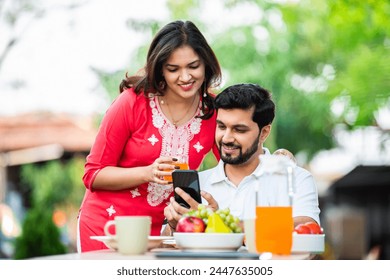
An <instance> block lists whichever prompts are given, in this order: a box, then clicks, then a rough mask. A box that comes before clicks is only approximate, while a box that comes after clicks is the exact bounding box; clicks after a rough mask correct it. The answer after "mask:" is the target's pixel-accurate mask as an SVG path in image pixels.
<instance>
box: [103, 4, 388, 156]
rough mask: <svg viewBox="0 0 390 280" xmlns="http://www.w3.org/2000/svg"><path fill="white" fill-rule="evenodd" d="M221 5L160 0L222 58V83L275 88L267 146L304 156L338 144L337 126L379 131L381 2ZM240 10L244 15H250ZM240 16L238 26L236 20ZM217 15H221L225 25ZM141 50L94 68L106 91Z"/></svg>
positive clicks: (146, 26)
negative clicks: (113, 65) (114, 65)
mask: <svg viewBox="0 0 390 280" xmlns="http://www.w3.org/2000/svg"><path fill="white" fill-rule="evenodd" d="M212 3H215V2H212ZM219 3H221V4H222V6H221V7H219V8H216V9H214V10H213V13H212V16H211V17H210V18H206V17H204V16H203V17H202V15H203V14H204V11H205V10H207V9H208V8H207V5H208V4H210V2H209V1H204V0H199V1H195V0H192V1H172V0H168V1H167V5H168V7H169V10H170V12H171V19H170V20H173V19H188V20H192V21H194V22H195V23H196V24H197V25H198V26H199V27H200V29H201V30H202V32H203V33H204V34H205V36H206V38H207V39H208V40H209V42H210V44H211V46H212V47H213V49H214V50H215V52H216V55H217V57H218V58H219V60H220V63H221V66H222V68H223V71H224V76H225V85H226V86H227V85H231V84H234V83H240V82H253V83H259V84H261V85H262V86H264V87H266V88H268V89H269V90H270V91H271V92H272V93H273V96H274V100H275V102H276V105H277V117H276V119H275V122H274V129H273V134H272V136H271V139H269V140H267V147H269V148H271V149H275V148H276V147H283V148H287V149H289V150H290V151H292V152H293V153H295V154H297V153H299V154H300V155H302V156H303V158H306V162H308V161H309V160H310V159H311V158H312V157H313V156H314V155H315V153H316V152H318V151H320V150H324V149H329V148H332V147H334V146H335V145H336V140H335V139H334V137H333V135H334V131H335V128H340V127H342V129H345V130H353V129H357V128H360V127H362V126H376V127H378V128H379V129H381V127H380V126H378V123H377V114H378V112H379V111H380V110H382V109H383V108H388V109H390V98H389V97H390V76H389V73H390V53H389V50H390V31H389V28H388V26H390V3H389V2H388V1H347V0H338V1H336V0H333V1H321V0H301V1H298V0H297V1H262V0H230V1H222V2H221V1H219ZM244 8H245V9H244ZM243 10H245V11H251V13H250V14H251V15H252V17H251V18H249V16H248V15H247V14H245V13H243V12H242V11H243ZM240 12H241V13H240ZM237 14H239V16H238V17H240V18H241V21H242V22H240V23H239V24H238V23H236V22H235V21H234V15H237ZM253 14H255V16H253ZM229 16H231V17H232V20H231V22H230V21H229V20H230V18H229ZM221 18H227V19H225V20H224V21H223V22H224V25H222V26H221V25H218V22H219V21H221ZM248 18H249V19H248ZM164 24H166V22H158V21H146V22H143V21H139V20H138V21H135V20H129V26H130V28H133V29H135V30H139V31H143V32H145V30H147V31H149V32H150V34H151V36H152V35H153V34H154V32H155V31H156V30H157V29H158V28H159V27H160V26H162V25H164ZM146 48H147V45H146V46H144V47H142V48H140V49H139V51H138V55H137V57H136V58H134V60H133V61H132V62H131V65H130V66H129V69H127V70H119V71H118V72H117V73H115V75H114V76H113V75H110V74H107V73H106V74H105V73H101V72H100V73H99V74H100V75H101V78H102V81H103V85H105V86H106V88H107V89H108V91H109V92H114V95H115V96H116V95H117V94H118V92H117V85H118V84H119V81H120V79H121V78H122V77H123V75H124V73H125V72H126V71H129V72H135V71H137V70H138V69H139V68H140V67H142V63H143V61H144V60H145V56H146ZM113 81H114V82H113ZM110 83H114V84H115V91H113V90H112V89H113V87H112V84H110ZM383 135H384V137H383V139H384V140H383V141H384V142H385V141H389V135H388V131H386V130H384V129H383Z"/></svg>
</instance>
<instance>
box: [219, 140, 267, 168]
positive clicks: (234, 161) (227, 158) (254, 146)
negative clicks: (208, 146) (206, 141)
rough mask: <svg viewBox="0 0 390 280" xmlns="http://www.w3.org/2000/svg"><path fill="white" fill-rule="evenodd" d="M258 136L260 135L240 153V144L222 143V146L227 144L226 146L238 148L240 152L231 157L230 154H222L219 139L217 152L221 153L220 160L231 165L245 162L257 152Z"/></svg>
mask: <svg viewBox="0 0 390 280" xmlns="http://www.w3.org/2000/svg"><path fill="white" fill-rule="evenodd" d="M259 138H260V135H259V136H257V138H256V140H255V141H254V142H253V144H252V146H250V147H249V149H248V150H247V151H246V152H245V153H242V148H241V146H237V145H234V144H233V143H227V144H224V146H227V147H234V148H238V149H239V150H240V153H239V155H238V156H237V157H232V156H231V155H230V154H229V155H223V154H222V141H220V142H219V154H220V155H221V159H222V161H223V162H224V163H227V164H232V165H238V164H243V163H245V162H247V161H248V160H249V159H250V158H251V157H252V156H253V155H254V154H255V153H256V152H257V149H258V146H259Z"/></svg>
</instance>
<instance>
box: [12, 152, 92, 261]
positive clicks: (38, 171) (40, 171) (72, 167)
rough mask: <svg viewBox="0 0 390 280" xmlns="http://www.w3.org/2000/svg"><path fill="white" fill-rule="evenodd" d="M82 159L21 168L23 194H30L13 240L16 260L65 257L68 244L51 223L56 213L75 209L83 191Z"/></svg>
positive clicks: (77, 158)
mask: <svg viewBox="0 0 390 280" xmlns="http://www.w3.org/2000/svg"><path fill="white" fill-rule="evenodd" d="M84 162H85V158H81V157H75V158H72V159H71V160H69V161H59V160H55V161H50V162H47V163H42V164H40V165H37V164H28V165H24V166H22V170H21V180H22V184H23V188H24V192H25V193H28V194H30V204H31V205H30V207H29V209H28V211H27V213H26V217H25V219H24V220H23V224H22V234H21V235H20V236H19V237H18V238H16V240H15V252H14V258H15V259H26V258H32V257H37V256H47V255H55V254H63V253H66V252H67V250H68V248H67V245H68V244H64V242H63V240H61V231H60V229H59V228H58V227H57V226H56V225H55V223H54V221H53V213H54V210H56V209H63V211H64V212H66V209H78V207H79V206H80V204H81V200H82V198H83V195H84V191H85V188H84V186H83V182H82V180H81V178H82V174H83V170H84V169H83V166H84Z"/></svg>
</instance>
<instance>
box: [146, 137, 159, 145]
mask: <svg viewBox="0 0 390 280" xmlns="http://www.w3.org/2000/svg"><path fill="white" fill-rule="evenodd" d="M148 141H149V142H150V143H151V144H152V146H154V144H156V143H157V142H158V141H159V140H158V139H157V137H156V135H154V134H153V135H152V136H150V137H149V138H148Z"/></svg>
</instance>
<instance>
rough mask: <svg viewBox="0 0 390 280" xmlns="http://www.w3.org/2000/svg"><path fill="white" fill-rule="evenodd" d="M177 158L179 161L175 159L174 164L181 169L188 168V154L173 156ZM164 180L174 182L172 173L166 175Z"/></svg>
mask: <svg viewBox="0 0 390 280" xmlns="http://www.w3.org/2000/svg"><path fill="white" fill-rule="evenodd" d="M173 157H175V158H177V161H173V162H172V164H173V165H175V166H178V167H179V169H181V170H188V169H189V166H188V157H187V156H173ZM164 171H173V170H171V169H166V170H164ZM164 180H165V181H168V182H172V175H165V176H164Z"/></svg>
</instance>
